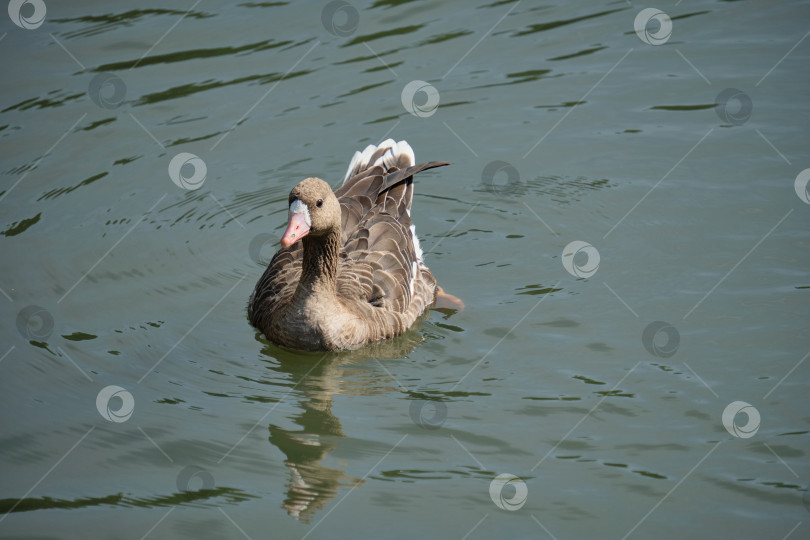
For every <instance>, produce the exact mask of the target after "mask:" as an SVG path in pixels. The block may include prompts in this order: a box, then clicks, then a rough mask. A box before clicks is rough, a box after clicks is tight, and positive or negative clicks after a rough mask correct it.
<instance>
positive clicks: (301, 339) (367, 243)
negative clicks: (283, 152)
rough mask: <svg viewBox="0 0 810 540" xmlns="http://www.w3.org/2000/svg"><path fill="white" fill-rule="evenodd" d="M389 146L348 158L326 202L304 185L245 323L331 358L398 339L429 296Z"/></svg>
mask: <svg viewBox="0 0 810 540" xmlns="http://www.w3.org/2000/svg"><path fill="white" fill-rule="evenodd" d="M415 163H416V161H415V157H414V153H413V150H412V149H411V147H410V145H409V144H408V143H407V142H405V141H399V142H395V141H394V140H392V139H388V140H386V141H383V142H382V143H380V144H379V145H377V146H374V145H369V146H367V147H366V149H365V150H363V151H362V152H355V154H354V157H353V158H352V160H351V163H350V164H349V169H348V171H347V172H346V176H345V178H344V180H343V185H342V186H341V187H340V188H339V189H337V191H335V192H332V189H331V188H330V187H329V184H327V183H326V182H324V181H323V180H321V179H319V178H306V179H305V180H303V181H301V182H300V183H299V184H298V185H296V186H295V187H294V188H293V189H292V191H291V192H290V197H289V222H288V225H287V229H286V230H285V231H284V235H283V236H282V238H281V246H282V248H281V249H280V250H279V251H278V252H277V253H276V254H275V256H274V257H273V259H272V260H271V261H270V264H269V265H268V267H267V270H265V272H264V274H263V275H262V277H261V279H259V281H258V283H257V284H256V288H255V290H254V291H253V294H252V295H251V296H250V301H249V304H248V315H249V317H250V322H251V324H253V326H255V327H256V328H258V329H259V330H261V331H262V332H263V333H264V335H265V336H266V337H267V338H268V339H270V340H271V341H273V342H275V343H277V344H279V345H283V346H286V347H290V348H293V349H305V350H339V349H352V348H356V347H359V346H361V345H363V344H366V343H370V342H374V341H378V340H382V339H388V338H392V337H394V336H398V335H400V334H402V333H404V332H405V331H406V330H407V329H408V328H409V327H410V326H411V325H412V324H413V322H414V321H415V320H416V319H417V318H418V317H419V315H421V314H422V313H423V312H424V311H425V309H427V308H428V307H429V306H430V305H431V304H432V303H433V302H434V299H435V296H436V289H437V287H436V279H435V278H434V277H433V274H431V272H430V270H428V267H427V266H425V263H424V262H423V260H422V249H421V248H420V246H419V239H418V238H417V236H416V231H415V228H414V225H413V223H412V222H411V203H412V201H413V175H414V174H416V173H418V172H421V171H424V170H427V169H432V168H434V167H441V166H444V165H449V163H447V162H443V161H432V162H429V163H421V164H419V165H416V164H415Z"/></svg>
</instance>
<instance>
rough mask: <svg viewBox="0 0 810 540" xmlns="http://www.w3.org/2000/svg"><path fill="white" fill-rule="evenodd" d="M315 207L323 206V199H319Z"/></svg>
mask: <svg viewBox="0 0 810 540" xmlns="http://www.w3.org/2000/svg"><path fill="white" fill-rule="evenodd" d="M315 206H317V207H318V208H320V207H321V206H323V199H318V202H316V203H315Z"/></svg>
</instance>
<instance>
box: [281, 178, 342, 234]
mask: <svg viewBox="0 0 810 540" xmlns="http://www.w3.org/2000/svg"><path fill="white" fill-rule="evenodd" d="M289 202H290V213H289V222H288V224H287V230H285V231H284V236H282V237H281V245H282V247H285V248H288V247H290V246H291V245H293V244H294V243H296V242H297V241H299V240H301V239H302V238H303V237H305V236H313V237H316V236H323V235H326V234H329V233H331V232H335V231H337V230H339V229H340V203H338V200H337V197H335V194H334V193H333V192H332V188H331V187H329V184H327V183H326V182H324V181H323V180H321V179H320V178H307V179H305V180H302V181H301V182H299V183H298V185H296V186H295V187H294V188H293V189H292V191H290V198H289Z"/></svg>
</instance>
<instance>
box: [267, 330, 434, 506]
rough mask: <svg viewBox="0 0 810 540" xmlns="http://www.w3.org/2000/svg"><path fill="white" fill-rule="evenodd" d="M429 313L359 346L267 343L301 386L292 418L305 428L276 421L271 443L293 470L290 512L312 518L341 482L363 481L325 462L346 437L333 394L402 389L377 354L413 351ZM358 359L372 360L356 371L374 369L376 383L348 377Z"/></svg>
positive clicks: (282, 369)
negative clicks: (322, 348) (309, 349)
mask: <svg viewBox="0 0 810 540" xmlns="http://www.w3.org/2000/svg"><path fill="white" fill-rule="evenodd" d="M425 318H427V315H425V316H423V317H422V318H420V319H419V320H418V321H417V323H416V324H415V325H414V328H413V329H411V330H409V331H408V332H406V333H405V334H403V335H402V336H399V337H397V338H394V339H392V340H387V341H381V342H377V343H373V344H370V345H368V346H366V347H363V348H362V349H358V350H354V351H342V352H337V353H301V352H291V351H287V350H284V349H281V348H278V347H276V346H275V345H272V344H267V345H266V346H265V348H264V349H263V351H262V352H263V353H264V354H266V355H267V356H269V357H273V358H276V359H277V360H278V362H279V363H278V365H276V366H275V367H274V368H273V369H275V370H276V371H279V372H283V373H287V374H288V375H289V380H288V383H289V384H291V385H292V386H293V388H294V389H295V390H294V392H293V395H296V396H298V397H299V408H300V412H298V413H297V414H296V415H295V416H293V417H292V418H291V420H292V422H294V423H295V424H296V425H297V426H299V427H300V428H301V429H300V430H290V429H283V428H282V427H279V426H277V425H274V424H270V426H269V430H270V437H269V440H270V443H271V444H272V445H273V446H275V447H277V448H278V449H279V450H281V451H282V452H283V453H284V455H285V456H286V458H285V460H284V464H285V465H286V466H287V468H288V469H289V470H290V479H289V482H288V484H287V496H286V498H285V501H284V504H283V508H284V509H285V510H287V513H288V514H290V515H291V516H293V517H295V518H296V519H298V520H300V521H303V522H309V521H310V520H311V519H312V516H314V515H315V513H317V512H318V511H319V510H320V509H322V508H323V507H324V506H326V504H327V503H328V502H329V501H330V500H332V499H334V498H335V496H336V495H337V492H338V489H339V488H341V487H346V488H350V487H352V486H355V485H357V484H358V483H359V482H362V480H360V479H357V478H352V477H349V476H347V475H346V473H344V472H343V471H341V470H337V469H333V468H331V467H327V466H326V465H324V464H323V461H324V460H325V459H327V458H328V456H329V454H330V453H331V452H332V451H333V450H335V449H336V448H338V447H339V446H340V440H341V439H344V438H346V434H345V433H344V432H343V426H342V425H341V423H340V419H339V418H337V417H336V416H335V415H334V414H332V402H333V398H334V396H336V395H346V394H362V395H371V394H381V393H388V392H391V391H396V387H397V383H396V381H394V380H393V379H392V378H391V376H390V375H389V374H388V373H386V372H385V371H384V370H383V369H382V368H379V366H376V362H374V361H373V359H382V358H403V357H405V356H407V355H408V354H409V353H410V352H411V351H412V350H413V349H414V348H415V347H416V346H417V345H419V344H420V343H422V342H423V341H424V339H425V338H424V337H423V336H422V335H420V334H419V333H418V332H417V331H416V330H417V329H418V327H419V325H420V323H421V322H422V321H423V320H424V319H425ZM265 343H266V342H265ZM369 362H371V364H369ZM357 364H368V365H369V367H368V368H365V367H360V366H357V368H355V369H354V371H355V372H357V371H360V370H362V371H368V372H369V375H371V376H372V377H374V379H376V380H373V381H371V384H369V381H367V380H366V381H364V383H366V384H363V385H360V384H354V383H353V382H352V381H348V380H346V377H347V375H355V374H356V373H352V371H353V368H352V365H357ZM375 366H376V367H375ZM375 382H378V384H375Z"/></svg>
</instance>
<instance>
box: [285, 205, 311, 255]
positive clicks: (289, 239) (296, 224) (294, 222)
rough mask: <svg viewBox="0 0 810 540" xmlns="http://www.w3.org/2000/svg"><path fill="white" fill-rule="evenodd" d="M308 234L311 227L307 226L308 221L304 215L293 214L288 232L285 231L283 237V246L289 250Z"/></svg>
mask: <svg viewBox="0 0 810 540" xmlns="http://www.w3.org/2000/svg"><path fill="white" fill-rule="evenodd" d="M308 233H309V225H307V220H306V216H305V215H304V213H303V212H294V213H293V212H291V213H290V223H289V224H288V225H287V230H286V231H284V236H282V237H281V246H282V247H285V248H288V247H290V246H291V245H293V244H294V243H296V242H298V241H299V240H301V239H302V238H303V237H305V236H306V235H307V234H308Z"/></svg>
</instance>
